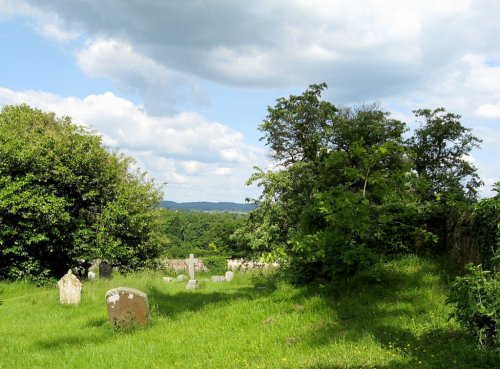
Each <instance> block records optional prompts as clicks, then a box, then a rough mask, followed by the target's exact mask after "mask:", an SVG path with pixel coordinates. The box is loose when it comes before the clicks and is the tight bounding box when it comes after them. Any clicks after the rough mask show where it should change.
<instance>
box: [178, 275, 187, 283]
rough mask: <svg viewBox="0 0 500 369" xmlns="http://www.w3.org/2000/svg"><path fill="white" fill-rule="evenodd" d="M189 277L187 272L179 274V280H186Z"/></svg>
mask: <svg viewBox="0 0 500 369" xmlns="http://www.w3.org/2000/svg"><path fill="white" fill-rule="evenodd" d="M186 279H187V276H186V275H185V274H179V275H178V276H177V282H184V281H185V280H186Z"/></svg>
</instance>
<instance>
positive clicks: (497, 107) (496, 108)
mask: <svg viewBox="0 0 500 369" xmlns="http://www.w3.org/2000/svg"><path fill="white" fill-rule="evenodd" d="M477 114H478V115H479V116H480V117H484V118H500V102H499V103H497V104H482V105H481V106H480V107H479V108H478V109H477Z"/></svg>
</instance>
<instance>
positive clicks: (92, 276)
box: [87, 271, 95, 281]
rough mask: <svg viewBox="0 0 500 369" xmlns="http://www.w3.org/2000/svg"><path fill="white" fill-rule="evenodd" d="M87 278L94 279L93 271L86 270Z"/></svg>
mask: <svg viewBox="0 0 500 369" xmlns="http://www.w3.org/2000/svg"><path fill="white" fill-rule="evenodd" d="M87 278H88V279H89V281H95V273H94V272H92V271H90V272H88V274H87Z"/></svg>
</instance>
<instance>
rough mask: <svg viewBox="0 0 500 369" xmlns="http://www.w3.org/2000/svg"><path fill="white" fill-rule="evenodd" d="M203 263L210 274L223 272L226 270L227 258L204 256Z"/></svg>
mask: <svg viewBox="0 0 500 369" xmlns="http://www.w3.org/2000/svg"><path fill="white" fill-rule="evenodd" d="M203 264H204V265H205V266H206V267H207V269H208V270H209V271H210V273H212V274H224V273H225V272H226V270H227V260H226V257H225V256H205V257H203Z"/></svg>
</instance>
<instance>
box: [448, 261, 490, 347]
mask: <svg viewBox="0 0 500 369" xmlns="http://www.w3.org/2000/svg"><path fill="white" fill-rule="evenodd" d="M447 303H448V304H450V305H452V307H453V312H452V314H451V316H452V317H454V318H456V319H457V320H458V322H459V323H460V324H462V325H463V326H465V327H466V328H467V329H468V330H470V332H471V333H472V334H473V335H474V336H476V338H477V340H478V343H479V344H480V345H484V346H493V347H496V348H500V273H499V272H498V270H496V269H495V268H493V269H492V270H491V271H489V270H484V269H483V268H482V267H481V266H473V265H469V266H468V267H467V274H466V275H464V276H462V277H457V278H456V279H455V281H454V282H453V283H452V285H451V288H450V295H449V297H448V300H447Z"/></svg>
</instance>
